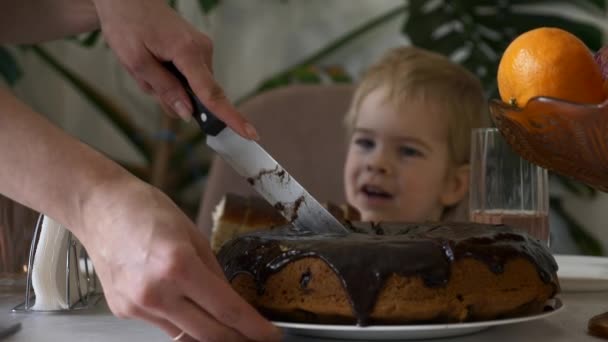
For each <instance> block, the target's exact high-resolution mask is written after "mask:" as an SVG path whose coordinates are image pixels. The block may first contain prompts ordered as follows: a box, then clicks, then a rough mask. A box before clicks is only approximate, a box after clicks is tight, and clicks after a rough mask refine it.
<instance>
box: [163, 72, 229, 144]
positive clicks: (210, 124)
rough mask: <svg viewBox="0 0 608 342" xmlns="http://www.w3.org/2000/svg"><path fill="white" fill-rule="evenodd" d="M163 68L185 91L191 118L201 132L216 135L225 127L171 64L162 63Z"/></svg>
mask: <svg viewBox="0 0 608 342" xmlns="http://www.w3.org/2000/svg"><path fill="white" fill-rule="evenodd" d="M163 66H164V67H165V68H166V69H167V70H168V71H169V72H171V73H172V74H173V76H175V77H177V79H178V80H179V82H180V83H181V84H182V86H183V87H184V89H186V93H187V94H188V98H189V99H190V103H191V104H192V108H194V112H193V113H192V116H193V117H194V120H196V122H197V123H198V125H199V126H200V127H201V129H202V130H203V132H205V134H208V135H213V136H215V135H218V134H219V133H220V132H221V131H222V130H223V129H224V128H225V127H226V124H225V123H224V122H223V121H222V120H220V119H218V118H217V116H215V114H213V112H212V111H210V110H209V109H208V108H207V107H206V106H205V105H204V104H203V103H202V102H201V100H199V99H198V97H197V96H196V95H195V94H194V91H192V88H190V84H188V80H187V79H186V77H184V75H183V74H182V73H181V72H180V71H179V70H178V69H177V67H176V66H175V65H174V64H173V63H172V62H163Z"/></svg>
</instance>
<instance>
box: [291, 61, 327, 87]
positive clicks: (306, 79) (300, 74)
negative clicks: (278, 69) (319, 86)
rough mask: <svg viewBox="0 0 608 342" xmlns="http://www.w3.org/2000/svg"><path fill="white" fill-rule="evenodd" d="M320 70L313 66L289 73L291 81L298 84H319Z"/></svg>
mask: <svg viewBox="0 0 608 342" xmlns="http://www.w3.org/2000/svg"><path fill="white" fill-rule="evenodd" d="M319 74H320V70H319V69H318V68H316V67H314V66H310V65H307V66H303V67H301V68H297V69H296V70H294V71H293V72H292V73H291V75H290V76H291V77H290V78H291V79H292V81H296V82H300V83H313V84H314V83H321V76H320V75H319Z"/></svg>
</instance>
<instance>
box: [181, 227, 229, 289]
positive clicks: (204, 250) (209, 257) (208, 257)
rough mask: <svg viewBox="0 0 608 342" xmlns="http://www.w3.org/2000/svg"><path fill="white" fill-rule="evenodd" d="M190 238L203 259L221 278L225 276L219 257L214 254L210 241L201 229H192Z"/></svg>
mask: <svg viewBox="0 0 608 342" xmlns="http://www.w3.org/2000/svg"><path fill="white" fill-rule="evenodd" d="M190 239H191V240H192V243H193V245H194V248H195V249H196V253H197V254H198V256H199V257H200V258H201V260H202V261H203V262H204V263H205V264H206V265H207V266H208V267H209V268H210V269H211V271H213V272H214V273H215V274H217V275H218V276H219V277H220V278H222V279H225V278H224V271H223V270H222V268H221V267H220V264H219V263H218V262H217V258H216V257H215V255H214V254H213V251H212V250H211V248H210V245H209V241H207V239H205V238H204V237H203V236H202V235H201V233H200V232H199V231H192V232H191V233H190Z"/></svg>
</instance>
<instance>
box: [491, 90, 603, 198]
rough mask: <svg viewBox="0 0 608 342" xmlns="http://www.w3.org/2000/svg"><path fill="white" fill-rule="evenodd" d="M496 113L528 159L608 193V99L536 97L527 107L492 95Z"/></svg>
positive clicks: (498, 123) (510, 140) (508, 136)
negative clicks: (581, 100) (586, 102)
mask: <svg viewBox="0 0 608 342" xmlns="http://www.w3.org/2000/svg"><path fill="white" fill-rule="evenodd" d="M490 113H491V115H492V119H493V120H494V123H495V124H496V127H497V128H498V130H499V131H500V132H501V133H502V136H503V137H504V138H505V140H506V141H507V142H508V143H509V145H510V146H511V147H512V148H513V150H514V151H515V152H517V153H518V154H519V155H521V156H522V158H524V159H526V160H528V161H530V162H533V163H535V164H537V165H539V166H542V167H544V168H546V169H548V170H550V171H553V172H555V173H559V174H561V175H564V176H567V177H571V178H574V179H576V180H579V181H581V182H583V183H585V184H588V185H589V186H591V187H594V188H596V189H598V190H601V191H604V192H608V100H607V101H604V102H603V103H601V104H598V105H581V104H577V103H572V102H568V101H563V100H559V99H556V98H550V97H535V98H533V99H531V100H530V101H529V102H528V104H527V105H526V106H525V107H524V108H517V107H513V106H510V105H508V104H506V103H504V102H502V101H500V100H492V101H490Z"/></svg>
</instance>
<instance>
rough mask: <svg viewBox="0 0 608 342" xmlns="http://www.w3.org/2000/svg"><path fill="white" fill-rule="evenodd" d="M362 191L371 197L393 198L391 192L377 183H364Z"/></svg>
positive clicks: (379, 198)
mask: <svg viewBox="0 0 608 342" xmlns="http://www.w3.org/2000/svg"><path fill="white" fill-rule="evenodd" d="M361 192H362V193H363V194H365V196H367V197H368V198H370V199H378V200H383V199H384V200H388V199H391V198H393V195H392V194H391V193H389V192H388V191H386V190H384V189H382V188H381V187H378V186H375V185H364V186H363V187H361Z"/></svg>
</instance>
